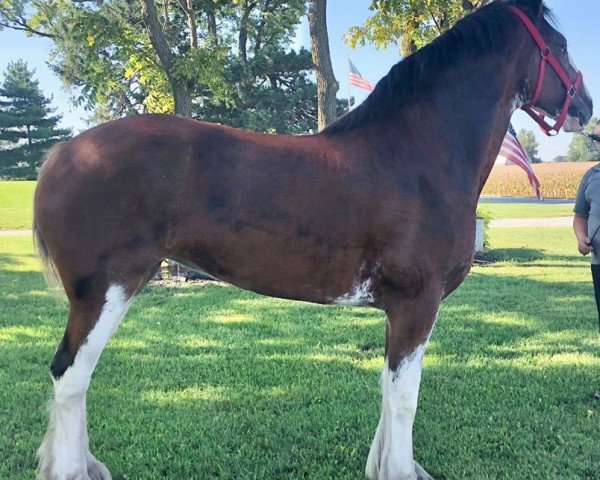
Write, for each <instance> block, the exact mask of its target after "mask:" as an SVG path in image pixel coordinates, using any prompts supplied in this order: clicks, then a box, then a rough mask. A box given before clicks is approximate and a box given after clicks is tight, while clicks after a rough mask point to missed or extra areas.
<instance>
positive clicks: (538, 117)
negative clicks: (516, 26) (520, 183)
mask: <svg viewBox="0 0 600 480" xmlns="http://www.w3.org/2000/svg"><path fill="white" fill-rule="evenodd" d="M508 8H510V10H511V11H512V12H513V13H514V14H515V15H517V17H519V18H520V19H521V21H522V22H523V24H524V25H525V28H527V30H528V31H529V33H530V34H531V36H532V37H533V41H534V42H535V43H536V44H537V46H538V47H539V49H540V57H541V59H540V68H539V74H538V81H537V86H536V88H535V92H534V94H533V97H531V100H530V101H529V103H527V104H526V105H523V106H522V107H521V108H522V109H523V110H524V111H525V112H527V113H528V114H529V116H530V117H531V118H533V119H534V120H535V121H536V122H537V123H538V124H539V126H540V127H541V128H542V131H543V132H544V133H545V134H546V135H548V136H554V135H557V134H558V132H559V130H560V129H561V128H562V126H563V125H564V123H565V121H566V120H567V115H568V112H569V108H570V107H571V104H572V103H573V99H574V98H575V95H576V94H577V91H578V90H579V88H581V85H583V74H582V73H581V72H578V73H577V78H576V79H575V81H574V82H571V80H570V78H569V76H568V75H567V73H566V72H565V69H564V68H563V66H562V65H561V64H560V63H559V61H558V60H557V59H556V57H555V56H554V54H553V53H552V50H551V49H550V47H549V46H548V44H547V43H546V41H545V40H544V38H543V37H542V35H541V34H540V32H539V30H538V29H537V28H536V26H535V25H534V24H533V22H532V21H531V20H530V19H529V17H528V16H527V15H525V13H523V11H521V10H520V9H518V8H517V7H515V6H512V5H511V6H510V7H508ZM546 64H550V67H552V69H553V70H554V71H555V72H556V75H558V78H559V79H560V81H561V82H562V83H563V85H564V86H565V88H566V89H567V94H566V96H565V102H564V104H563V108H562V111H561V112H560V115H559V116H558V118H557V119H556V122H555V124H554V126H550V125H549V124H548V123H547V122H546V120H545V117H544V115H542V114H540V113H537V112H536V111H535V110H534V109H533V107H534V105H535V104H536V102H537V101H538V100H539V98H540V96H541V94H542V89H543V87H544V80H545V78H546ZM553 131H554V133H552V132H553Z"/></svg>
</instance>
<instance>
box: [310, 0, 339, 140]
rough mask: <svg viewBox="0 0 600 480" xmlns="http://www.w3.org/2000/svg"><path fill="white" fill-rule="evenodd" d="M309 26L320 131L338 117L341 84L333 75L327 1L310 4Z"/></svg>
mask: <svg viewBox="0 0 600 480" xmlns="http://www.w3.org/2000/svg"><path fill="white" fill-rule="evenodd" d="M308 26H309V28H310V44H311V50H312V59H313V63H314V65H315V71H316V74H317V99H318V105H317V112H318V116H317V118H318V125H319V130H323V129H324V128H325V127H326V126H327V125H329V124H331V123H333V121H334V120H335V119H336V117H337V99H336V95H335V94H336V93H337V91H338V89H339V84H338V82H337V81H336V79H335V75H334V74H333V68H332V66H331V54H330V52H329V37H328V35H327V0H310V1H309V2H308Z"/></svg>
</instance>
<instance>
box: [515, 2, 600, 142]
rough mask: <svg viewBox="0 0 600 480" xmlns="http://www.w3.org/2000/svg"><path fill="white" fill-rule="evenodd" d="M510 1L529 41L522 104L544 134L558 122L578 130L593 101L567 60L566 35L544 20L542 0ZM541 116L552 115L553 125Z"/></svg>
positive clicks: (545, 17) (590, 112)
mask: <svg viewBox="0 0 600 480" xmlns="http://www.w3.org/2000/svg"><path fill="white" fill-rule="evenodd" d="M510 4H511V5H510V7H509V8H511V10H512V11H513V13H514V14H515V15H516V16H517V17H519V18H520V22H519V23H521V25H522V26H524V27H525V28H526V30H527V31H528V34H527V37H528V38H529V39H530V42H531V54H530V55H529V57H528V58H529V63H528V66H527V70H526V76H525V82H524V84H523V89H522V91H521V98H522V100H523V101H524V105H522V108H523V109H524V110H525V111H526V112H527V113H529V115H531V116H532V118H533V119H534V120H535V121H536V122H538V123H539V124H540V126H541V127H542V130H544V131H545V133H546V134H547V135H551V134H552V133H551V132H552V131H554V132H555V133H554V134H556V133H558V131H559V130H560V128H561V127H562V126H564V130H565V131H567V132H573V131H580V130H582V129H583V127H584V126H585V125H586V124H587V122H588V121H589V120H590V118H591V117H592V108H593V104H592V99H591V97H590V94H589V92H588V90H587V88H586V87H585V85H584V83H583V75H582V74H581V72H579V70H577V68H576V67H575V65H574V64H573V62H572V60H571V57H570V55H569V51H568V46H567V39H566V38H565V37H564V36H563V35H562V34H561V33H560V32H558V31H557V30H556V29H555V28H554V27H553V26H552V25H551V24H550V22H549V21H548V17H549V10H548V8H547V7H546V6H545V5H544V2H543V1H542V0H514V1H512V2H510ZM534 110H535V111H534ZM538 112H539V113H538ZM544 116H548V117H551V118H552V119H554V120H555V121H556V123H555V125H554V126H550V125H548V124H547V123H546V122H545V121H544Z"/></svg>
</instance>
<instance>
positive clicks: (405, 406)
mask: <svg viewBox="0 0 600 480" xmlns="http://www.w3.org/2000/svg"><path fill="white" fill-rule="evenodd" d="M440 299H441V289H436V288H433V287H430V288H429V289H428V291H422V292H420V293H419V294H418V295H417V296H416V297H413V298H406V297H404V298H403V296H401V295H399V294H398V295H393V294H392V295H390V298H389V299H387V300H386V306H387V307H386V310H387V325H386V358H385V365H384V367H383V373H382V376H381V389H382V396H383V399H382V404H381V418H380V420H379V425H378V427H377V432H376V433H375V438H374V439H373V444H372V445H371V451H370V452H369V458H368V460H367V467H366V475H367V478H369V479H371V480H432V479H431V477H430V476H429V475H428V474H427V472H425V470H423V469H422V468H421V467H420V465H418V464H417V463H415V461H414V459H413V447H412V429H413V422H414V418H415V413H416V410H417V401H418V398H419V385H420V383H421V367H422V361H423V355H424V353H425V347H426V345H427V341H428V339H429V335H430V333H431V330H432V329H433V325H434V323H435V319H436V317H437V312H438V309H439V304H440Z"/></svg>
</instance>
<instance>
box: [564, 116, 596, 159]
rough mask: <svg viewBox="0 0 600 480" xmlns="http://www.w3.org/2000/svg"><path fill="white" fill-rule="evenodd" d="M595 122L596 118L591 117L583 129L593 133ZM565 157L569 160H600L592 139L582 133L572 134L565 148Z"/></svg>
mask: <svg viewBox="0 0 600 480" xmlns="http://www.w3.org/2000/svg"><path fill="white" fill-rule="evenodd" d="M597 123H598V119H597V118H596V117H593V118H592V119H591V120H590V122H589V123H588V124H587V126H586V127H585V129H584V131H585V132H587V133H593V131H594V128H595V126H596V124H597ZM567 158H568V159H569V161H570V162H600V152H599V151H598V150H597V149H596V145H595V143H594V141H593V140H591V139H589V138H587V137H585V136H583V135H573V139H572V140H571V143H570V144H569V149H568V150H567Z"/></svg>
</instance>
